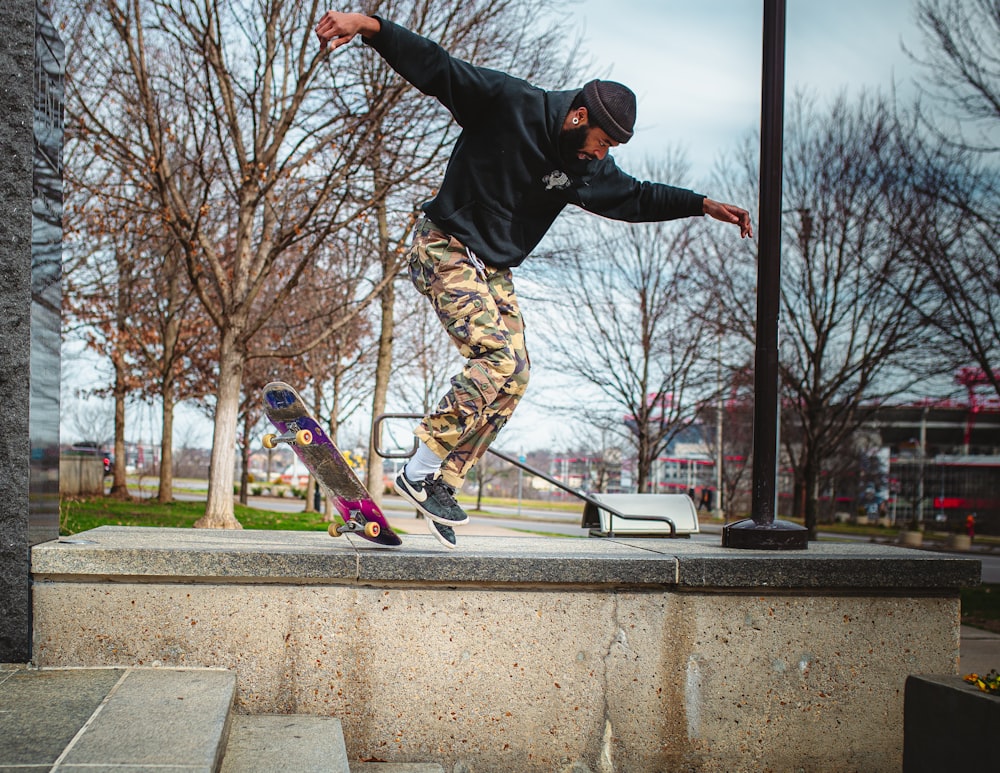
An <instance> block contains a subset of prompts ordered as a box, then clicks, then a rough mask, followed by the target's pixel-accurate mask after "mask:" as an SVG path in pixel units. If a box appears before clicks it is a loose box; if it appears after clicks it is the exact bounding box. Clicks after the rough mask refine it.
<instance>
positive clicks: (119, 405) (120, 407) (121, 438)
mask: <svg viewBox="0 0 1000 773" xmlns="http://www.w3.org/2000/svg"><path fill="white" fill-rule="evenodd" d="M111 361H112V362H113V363H114V367H115V386H114V390H113V392H114V399H115V462H114V465H113V470H112V476H113V477H112V479H111V492H110V494H109V496H111V497H112V498H114V499H129V493H128V480H127V478H126V474H125V461H126V460H125V391H126V390H125V374H124V372H123V371H124V365H123V363H122V355H121V352H120V351H116V352H115V353H114V354H112V356H111Z"/></svg>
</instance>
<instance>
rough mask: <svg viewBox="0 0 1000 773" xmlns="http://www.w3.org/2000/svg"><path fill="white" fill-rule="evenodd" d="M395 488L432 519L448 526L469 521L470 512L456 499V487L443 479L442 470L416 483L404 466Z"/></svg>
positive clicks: (397, 477) (394, 485) (394, 484)
mask: <svg viewBox="0 0 1000 773" xmlns="http://www.w3.org/2000/svg"><path fill="white" fill-rule="evenodd" d="M393 488H395V489H396V493H397V494H399V495H400V496H401V497H403V499H405V500H407V501H408V502H409V503H410V504H412V505H413V506H414V507H416V508H417V510H419V511H420V512H422V513H423V514H424V515H426V516H427V517H428V518H429V519H430V520H432V521H437V522H438V523H440V524H444V525H446V526H461V525H462V524H463V523H468V522H469V516H468V514H467V513H466V512H465V511H464V510H463V509H462V508H461V507H459V506H458V502H457V501H455V489H453V488H452V487H451V486H449V485H448V484H447V483H445V482H444V481H443V480H442V479H441V473H440V472H436V473H434V475H428V476H427V477H426V478H424V479H423V480H422V481H420V482H418V483H414V482H413V481H411V480H410V479H409V478H407V477H406V470H405V468H404V469H403V472H400V473H399V475H397V476H396V480H395V482H394V483H393Z"/></svg>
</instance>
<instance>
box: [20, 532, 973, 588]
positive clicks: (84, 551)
mask: <svg viewBox="0 0 1000 773" xmlns="http://www.w3.org/2000/svg"><path fill="white" fill-rule="evenodd" d="M32 573H33V575H34V577H35V578H36V580H43V579H45V578H47V577H49V576H52V577H56V576H58V577H60V579H61V580H63V581H66V580H71V579H73V578H78V579H81V580H82V579H93V578H95V577H112V576H113V577H116V578H119V579H120V578H124V577H127V578H129V579H130V580H133V581H136V582H142V581H162V579H163V578H168V577H172V578H178V579H180V578H183V579H185V580H186V581H190V582H218V581H220V580H235V581H243V580H253V581H256V582H276V583H301V582H309V583H315V582H320V583H324V582H329V583H344V582H348V583H357V582H362V583H364V582H417V583H447V584H466V583H473V584H480V583H496V584H531V585H534V584H545V585H548V584H551V585H560V584H563V585H580V584H585V585H602V584H609V585H624V586H629V585H639V586H674V587H678V588H729V589H736V588H742V589H751V588H762V587H766V588H786V589H793V588H825V589H828V590H836V589H842V590H852V589H859V588H869V589H883V590H894V591H898V590H902V589H907V590H908V589H936V590H938V591H941V590H957V589H958V588H961V587H967V586H972V585H978V584H979V576H980V562H979V561H978V560H976V559H970V558H964V557H956V556H950V555H948V556H946V555H935V554H931V553H927V552H925V551H919V550H903V549H900V548H896V547H892V546H886V545H872V544H867V543H857V544H852V543H813V544H812V545H810V547H809V549H808V550H807V551H794V552H793V551H746V550H733V549H731V548H723V547H721V546H718V545H712V544H708V543H704V542H691V541H688V540H665V539H636V538H630V539H556V538H546V537H523V538H504V539H497V538H494V537H469V538H464V539H462V541H461V547H460V548H459V550H457V551H455V552H446V551H444V550H443V549H442V548H441V547H440V546H439V545H438V544H437V542H436V541H435V540H434V539H433V538H432V537H430V536H429V535H418V536H409V535H407V537H406V538H405V541H404V544H403V547H402V548H397V549H387V548H380V547H378V546H375V545H373V544H372V543H370V542H368V541H366V540H363V539H361V538H358V537H350V536H348V537H341V538H339V539H333V538H331V537H329V536H328V535H327V534H326V533H325V532H276V531H205V530H195V529H160V528H148V529H136V528H129V527H116V526H102V527H100V528H98V529H93V530H92V531H88V532H82V533H80V534H77V535H75V536H73V537H69V538H65V539H62V540H59V541H57V542H48V543H45V544H43V545H39V546H37V547H35V549H34V550H33V552H32Z"/></svg>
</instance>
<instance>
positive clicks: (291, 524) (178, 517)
mask: <svg viewBox="0 0 1000 773" xmlns="http://www.w3.org/2000/svg"><path fill="white" fill-rule="evenodd" d="M204 514H205V503H204V502H171V503H169V504H161V503H159V502H157V501H155V500H149V501H147V500H143V501H137V502H121V501H118V500H114V499H108V498H106V497H94V498H91V499H64V500H63V501H62V502H61V503H60V505H59V533H60V534H63V535H67V534H77V533H78V532H81V531H87V530H88V529H94V528H96V527H98V526H166V527H177V528H191V527H192V526H193V525H194V522H195V521H197V520H198V519H199V518H201V517H202V516H203V515H204ZM235 515H236V519H237V520H238V521H239V522H240V523H241V524H242V525H243V528H245V529H272V530H285V531H326V528H327V526H328V524H327V523H325V522H324V521H323V516H322V514H321V513H280V512H274V511H271V510H258V509H257V508H253V507H244V506H243V505H239V504H237V505H236V506H235Z"/></svg>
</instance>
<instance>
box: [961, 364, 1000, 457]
mask: <svg viewBox="0 0 1000 773" xmlns="http://www.w3.org/2000/svg"><path fill="white" fill-rule="evenodd" d="M998 378H1000V374H998V373H997V371H993V372H992V373H989V374H987V373H986V371H985V370H983V369H982V368H960V369H959V371H958V373H956V374H955V383H956V384H961V385H962V386H964V387H965V391H966V393H967V394H968V396H969V418H968V419H967V420H966V422H965V435H964V438H963V444H964V445H965V446H966V448H968V446H969V438H970V437H971V436H972V428H973V427H974V426H975V425H976V414H977V413H979V412H980V411H981V410H983V408H987V407H988V408H991V409H994V410H1000V397H998V396H997V388H996V385H997V380H998ZM981 386H991V387H993V394H992V395H991V396H989V397H986V398H983V397H981V396H980V395H978V394H977V393H976V387H981Z"/></svg>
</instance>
